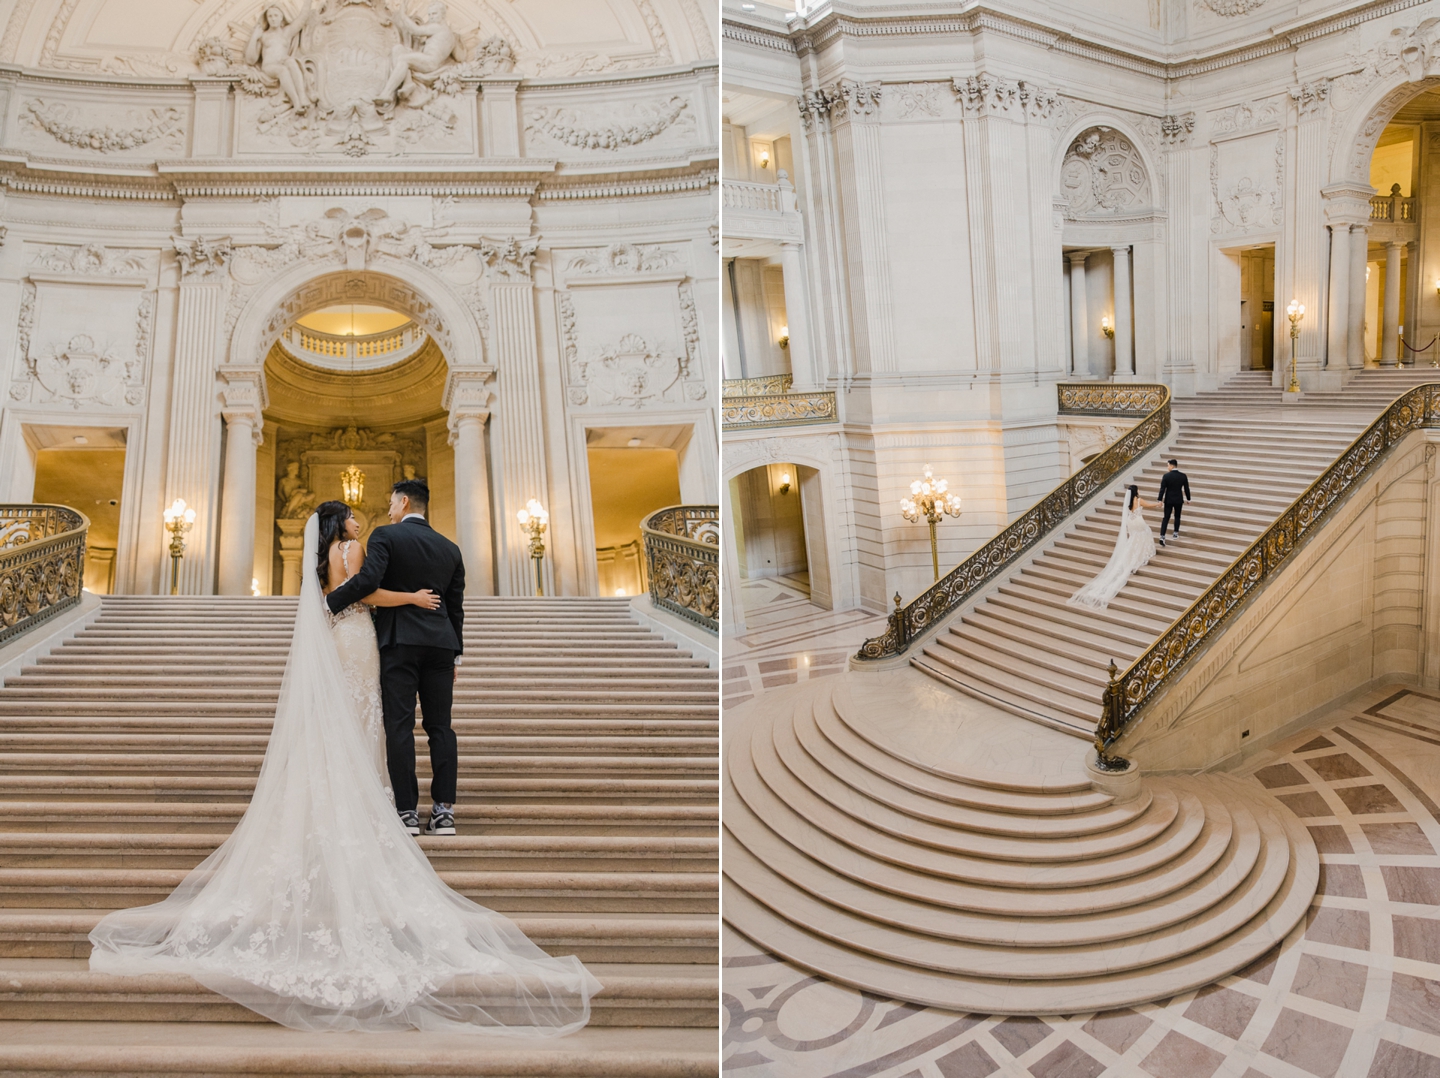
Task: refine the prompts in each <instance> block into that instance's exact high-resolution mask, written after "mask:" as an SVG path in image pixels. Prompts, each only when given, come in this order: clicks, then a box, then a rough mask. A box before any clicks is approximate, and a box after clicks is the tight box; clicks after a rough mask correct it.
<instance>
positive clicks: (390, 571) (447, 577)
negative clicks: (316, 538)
mask: <svg viewBox="0 0 1440 1078" xmlns="http://www.w3.org/2000/svg"><path fill="white" fill-rule="evenodd" d="M429 502H430V489H429V487H427V486H426V485H425V483H424V482H423V481H422V480H414V479H410V480H403V481H402V482H399V483H396V484H395V487H394V491H393V493H392V494H391V496H390V520H391V522H392V523H391V524H390V525H388V526H386V527H382V528H376V529H375V531H374V532H372V533H371V535H370V541H369V546H368V549H367V550H366V553H365V563H364V565H362V566H361V568H360V571H359V572H358V573H356V574H355V576H353V577H351V578H350V580H348V581H346V582H345V583H344V584H342V585H341V586H340V587H338V588H336V589H335V590H334V591H332V592H331V593H330V594H329V595H328V596H327V597H326V602H328V603H329V605H330V610H331V612H332V613H338V612H339V611H341V610H343V609H344V608H345V607H347V606H349V605H350V604H351V603H353V602H357V601H359V600H360V599H363V598H364V597H365V596H366V595H369V594H370V593H371V592H372V591H375V590H376V589H377V588H394V589H396V590H409V591H418V590H420V589H421V588H429V589H430V590H431V591H433V592H435V594H437V595H439V596H441V603H440V607H439V609H437V610H426V609H422V608H421V607H418V606H409V607H382V608H379V611H378V613H377V614H376V618H375V642H376V643H377V644H378V645H379V648H380V698H381V703H382V705H383V708H384V712H385V757H386V764H387V766H388V769H389V772H390V786H391V789H393V790H394V791H395V808H396V810H397V811H398V812H399V813H400V814H401V816H402V817H403V816H405V815H406V814H407V813H414V812H415V810H416V809H417V807H418V805H419V800H420V788H419V784H418V783H417V782H416V780H415V700H416V697H417V696H418V697H419V699H420V710H421V722H422V723H423V725H424V727H425V735H426V737H427V738H428V740H429V743H430V770H431V775H432V779H431V783H430V796H431V798H432V799H433V801H434V807H433V810H432V812H431V816H430V826H429V828H428V830H429V832H430V833H431V834H451V835H453V834H454V833H455V823H454V819H453V815H452V813H451V808H452V806H453V805H454V803H455V782H456V769H457V764H458V760H457V754H456V744H455V733H454V731H453V730H452V729H451V728H450V708H451V703H452V700H453V696H454V683H455V679H456V676H457V667H458V666H459V662H460V653H461V652H462V651H463V650H464V646H465V644H464V641H465V637H464V623H465V603H464V600H465V565H464V562H463V561H462V560H461V558H460V548H459V547H458V546H456V545H455V544H454V543H452V542H451V541H450V540H449V539H447V538H445V537H444V536H443V535H441V534H440V533H439V532H437V531H435V529H434V528H432V527H430V525H429V523H428V522H427V521H426V520H425V511H426V509H427V508H428V507H429ZM405 581H409V582H410V584H409V586H408V587H407V586H406V585H405V584H404V583H403V582H405ZM409 825H410V823H409V821H407V826H409ZM413 826H414V828H415V829H416V830H418V822H417V823H416V824H414V825H413Z"/></svg>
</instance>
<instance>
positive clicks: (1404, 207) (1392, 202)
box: [1370, 195, 1415, 224]
mask: <svg viewBox="0 0 1440 1078" xmlns="http://www.w3.org/2000/svg"><path fill="white" fill-rule="evenodd" d="M1370 220H1372V221H1390V222H1392V223H1393V224H1400V223H1401V222H1402V221H1412V222H1413V221H1414V220H1415V199H1414V198H1405V197H1402V196H1401V195H1375V196H1374V197H1373V198H1371V199H1370Z"/></svg>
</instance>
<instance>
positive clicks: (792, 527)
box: [728, 462, 834, 628]
mask: <svg viewBox="0 0 1440 1078" xmlns="http://www.w3.org/2000/svg"><path fill="white" fill-rule="evenodd" d="M728 493H729V502H730V505H729V510H730V514H731V522H730V523H731V528H730V531H731V532H732V534H733V535H734V565H735V570H734V579H736V580H738V586H739V606H740V608H741V610H742V611H743V615H744V618H745V623H746V626H747V627H749V628H755V627H756V626H757V625H759V624H761V623H762V622H764V621H765V620H771V619H767V618H766V617H765V616H764V612H772V611H773V612H775V613H777V614H779V613H785V612H790V613H793V612H795V611H796V610H797V609H798V608H800V607H803V606H813V607H818V608H819V609H822V610H829V609H831V608H832V607H833V605H834V603H833V598H832V591H831V582H830V559H829V553H828V549H827V547H828V543H827V537H826V527H825V513H824V503H823V495H822V491H821V480H820V473H819V471H818V470H817V469H815V468H810V467H807V466H805V465H803V464H793V463H783V462H781V463H773V464H763V465H761V466H759V467H756V468H751V469H750V470H749V471H745V472H741V473H740V474H739V475H737V476H735V477H734V478H732V479H731V480H730V483H729V492H728Z"/></svg>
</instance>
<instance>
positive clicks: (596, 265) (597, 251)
mask: <svg viewBox="0 0 1440 1078" xmlns="http://www.w3.org/2000/svg"><path fill="white" fill-rule="evenodd" d="M684 264H685V254H684V252H683V251H682V250H681V249H680V248H679V247H667V246H665V245H664V244H659V243H612V244H611V245H610V246H608V247H596V248H593V249H592V250H588V251H583V252H581V253H579V254H577V255H575V256H573V257H572V258H571V259H570V261H569V262H568V263H567V264H566V266H565V269H566V272H568V273H570V274H572V275H588V274H612V273H613V274H623V273H661V272H664V271H665V270H670V269H674V268H676V267H679V266H683V265H684Z"/></svg>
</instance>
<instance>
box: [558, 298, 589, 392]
mask: <svg viewBox="0 0 1440 1078" xmlns="http://www.w3.org/2000/svg"><path fill="white" fill-rule="evenodd" d="M555 307H556V310H558V311H559V314H560V351H561V353H562V355H563V357H564V360H565V364H564V365H565V373H566V377H567V380H568V381H569V383H570V385H569V389H568V390H567V392H566V398H567V399H568V400H569V401H570V403H571V404H574V405H581V404H585V403H586V402H587V401H588V400H589V399H590V398H589V394H588V393H587V392H586V389H585V382H584V372H583V370H582V369H581V366H580V342H579V337H578V334H577V332H576V329H575V299H574V297H573V296H571V295H570V293H569V292H556V293H555Z"/></svg>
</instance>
